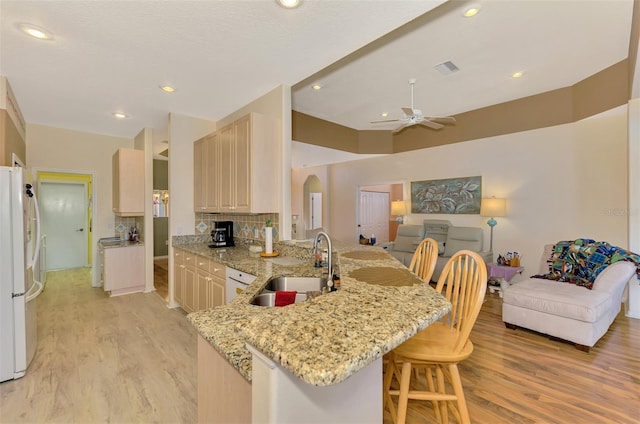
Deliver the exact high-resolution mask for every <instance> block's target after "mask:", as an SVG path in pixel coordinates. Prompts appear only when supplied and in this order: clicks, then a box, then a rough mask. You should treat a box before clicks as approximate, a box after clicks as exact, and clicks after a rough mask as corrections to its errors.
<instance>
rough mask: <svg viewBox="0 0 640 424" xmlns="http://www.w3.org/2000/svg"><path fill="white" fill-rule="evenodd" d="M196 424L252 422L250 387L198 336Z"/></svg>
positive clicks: (236, 371) (225, 360)
mask: <svg viewBox="0 0 640 424" xmlns="http://www.w3.org/2000/svg"><path fill="white" fill-rule="evenodd" d="M198 422H199V423H250V422H251V383H250V382H248V381H247V380H246V379H245V378H244V377H243V376H241V375H240V373H239V372H238V370H236V369H235V368H234V367H233V366H232V365H231V364H230V363H229V361H228V360H227V359H225V358H224V357H223V356H222V355H221V354H220V353H219V352H218V351H217V350H215V349H214V348H213V346H211V345H210V344H209V342H208V341H206V340H205V339H204V338H202V336H201V335H198Z"/></svg>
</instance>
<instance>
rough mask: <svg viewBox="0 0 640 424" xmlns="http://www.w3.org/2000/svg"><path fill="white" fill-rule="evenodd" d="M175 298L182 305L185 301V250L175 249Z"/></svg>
mask: <svg viewBox="0 0 640 424" xmlns="http://www.w3.org/2000/svg"><path fill="white" fill-rule="evenodd" d="M173 252H174V253H173V298H174V300H175V301H176V302H178V303H179V304H180V306H182V304H183V303H184V268H185V266H184V255H185V253H186V252H185V251H184V250H180V249H174V250H173Z"/></svg>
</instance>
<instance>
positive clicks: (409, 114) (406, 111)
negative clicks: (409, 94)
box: [401, 107, 414, 116]
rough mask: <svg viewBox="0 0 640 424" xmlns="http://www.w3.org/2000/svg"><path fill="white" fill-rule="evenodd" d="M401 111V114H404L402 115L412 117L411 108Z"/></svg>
mask: <svg viewBox="0 0 640 424" xmlns="http://www.w3.org/2000/svg"><path fill="white" fill-rule="evenodd" d="M401 109H402V112H404V114H405V115H407V116H413V115H414V113H413V108H410V107H403V108H401Z"/></svg>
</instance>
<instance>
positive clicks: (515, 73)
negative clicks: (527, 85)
mask: <svg viewBox="0 0 640 424" xmlns="http://www.w3.org/2000/svg"><path fill="white" fill-rule="evenodd" d="M523 75H524V72H522V71H518V72H514V73H513V74H511V78H520V77H521V76H523Z"/></svg>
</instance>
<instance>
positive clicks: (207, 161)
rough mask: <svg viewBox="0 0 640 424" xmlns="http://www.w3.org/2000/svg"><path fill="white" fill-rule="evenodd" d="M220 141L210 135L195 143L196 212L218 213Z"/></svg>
mask: <svg viewBox="0 0 640 424" xmlns="http://www.w3.org/2000/svg"><path fill="white" fill-rule="evenodd" d="M218 139H219V136H218V134H217V133H213V134H209V135H207V136H205V137H203V138H201V139H200V140H198V141H196V142H195V143H193V183H194V184H193V206H194V210H195V211H196V212H217V211H218V205H219V203H218V186H219V178H218V162H217V161H218V150H219V145H218Z"/></svg>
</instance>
